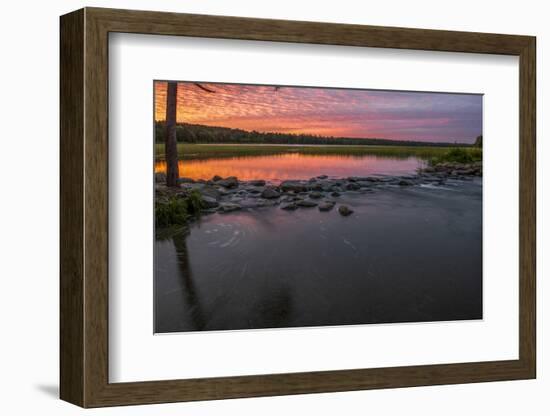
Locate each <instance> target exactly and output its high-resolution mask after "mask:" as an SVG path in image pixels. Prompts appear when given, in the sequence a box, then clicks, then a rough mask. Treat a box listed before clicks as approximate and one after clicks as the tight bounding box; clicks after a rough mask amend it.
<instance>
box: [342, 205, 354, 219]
mask: <svg viewBox="0 0 550 416" xmlns="http://www.w3.org/2000/svg"><path fill="white" fill-rule="evenodd" d="M338 212H339V213H340V215H342V216H344V217H347V216H348V215H351V214H353V210H352V209H351V208H350V207H348V206H347V205H340V206H339V207H338Z"/></svg>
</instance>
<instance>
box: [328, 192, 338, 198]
mask: <svg viewBox="0 0 550 416" xmlns="http://www.w3.org/2000/svg"><path fill="white" fill-rule="evenodd" d="M330 196H334V197H338V196H340V192H338V191H333V192H332V193H331V194H330Z"/></svg>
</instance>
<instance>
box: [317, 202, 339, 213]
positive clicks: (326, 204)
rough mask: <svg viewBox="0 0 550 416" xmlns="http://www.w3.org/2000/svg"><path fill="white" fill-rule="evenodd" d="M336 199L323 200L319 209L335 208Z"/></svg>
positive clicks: (328, 209)
mask: <svg viewBox="0 0 550 416" xmlns="http://www.w3.org/2000/svg"><path fill="white" fill-rule="evenodd" d="M334 205H335V202H334V201H323V202H321V203H320V204H319V211H330V210H331V209H332V208H334Z"/></svg>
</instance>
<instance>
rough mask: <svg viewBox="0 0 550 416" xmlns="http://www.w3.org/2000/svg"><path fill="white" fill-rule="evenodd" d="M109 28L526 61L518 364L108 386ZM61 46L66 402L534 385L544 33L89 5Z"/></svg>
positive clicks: (73, 17)
mask: <svg viewBox="0 0 550 416" xmlns="http://www.w3.org/2000/svg"><path fill="white" fill-rule="evenodd" d="M110 32H125V33H142V34H151V35H174V36H193V37H205V38H225V39H245V40H261V41H277V42H298V43H311V44H329V45H346V46H358V47H361V46H363V47H366V46H368V47H381V48H399V49H417V50H431V51H448V52H468V53H483V54H502V55H515V56H519V66H520V80H519V86H520V87H519V88H520V94H519V97H520V105H519V109H518V111H519V114H520V131H519V134H520V141H519V152H520V189H519V195H520V197H519V198H520V207H519V208H520V211H519V212H520V220H519V221H520V223H519V235H520V245H519V247H520V252H519V258H520V267H519V270H518V273H519V359H517V360H507V361H491V362H472V363H460V364H438V365H420V366H407V367H390V368H367V369H353V370H348V369H346V370H338V371H323V372H308V373H289V374H266V375H253V376H238V377H220V378H203V379H183V380H169V381H147V382H134V383H109V379H108V368H109V367H108V360H109V354H108V281H109V276H108V222H109V218H108V153H107V152H108V140H109V139H108V82H109V77H108V65H109V62H108V36H109V33H110ZM60 47H61V50H60V54H61V62H60V64H61V79H60V80H61V92H60V94H61V95H60V102H61V104H60V105H61V128H60V129H61V155H60V156H61V182H60V186H61V201H60V203H61V218H60V221H61V247H60V252H61V256H60V261H61V267H60V275H61V276H60V278H61V284H60V296H61V304H60V309H61V311H60V331H61V332H60V342H61V347H60V361H61V368H60V376H61V381H60V384H61V386H60V396H61V398H62V399H63V400H66V401H68V402H71V403H74V404H76V405H79V406H82V407H100V406H114V405H130V404H145V403H162V402H177V401H191V400H211V399H225V398H237V397H256V396H269V395H284V394H301V393H319V392H336V391H351V390H363V389H379V388H396V387H409V386H424V385H438V384H454V383H473V382H487V381H499V380H519V379H530V378H535V376H536V333H535V311H536V307H535V293H536V292H535V248H536V247H535V244H536V241H535V219H536V211H535V202H536V201H535V198H536V195H535V185H536V184H535V127H536V126H535V125H536V123H535V121H536V119H535V110H536V108H535V107H536V97H535V93H536V90H535V82H536V81H535V73H536V69H535V62H536V57H535V53H536V41H535V38H534V37H530V36H516V35H500V34H485V33H469V32H451V31H438V30H437V31H436V30H421V29H403V28H390V27H376V26H360V25H344V24H327V23H313V22H296V21H283V20H263V19H251V18H238V17H222V16H205V15H190V14H176V13H160V12H146V11H130V10H114V9H99V8H85V9H81V10H78V11H75V12H72V13H69V14H67V15H65V16H62V17H61V45H60Z"/></svg>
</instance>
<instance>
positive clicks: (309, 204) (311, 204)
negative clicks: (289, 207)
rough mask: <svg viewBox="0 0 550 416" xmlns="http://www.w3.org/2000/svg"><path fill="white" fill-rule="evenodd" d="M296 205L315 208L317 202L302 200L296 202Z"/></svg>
mask: <svg viewBox="0 0 550 416" xmlns="http://www.w3.org/2000/svg"><path fill="white" fill-rule="evenodd" d="M296 204H297V205H298V206H300V207H304V208H313V207H316V206H317V202H314V201H310V200H309V199H302V200H300V201H297V202H296Z"/></svg>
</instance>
